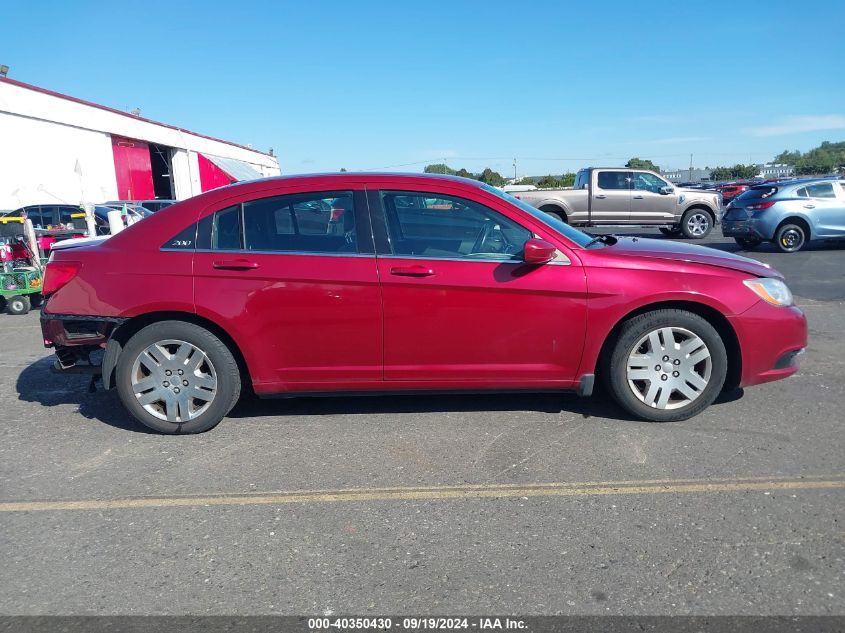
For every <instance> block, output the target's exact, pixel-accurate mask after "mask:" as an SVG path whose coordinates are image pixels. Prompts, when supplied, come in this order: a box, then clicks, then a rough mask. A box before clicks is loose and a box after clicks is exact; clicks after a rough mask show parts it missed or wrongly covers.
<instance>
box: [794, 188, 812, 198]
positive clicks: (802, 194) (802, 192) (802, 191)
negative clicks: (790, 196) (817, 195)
mask: <svg viewBox="0 0 845 633" xmlns="http://www.w3.org/2000/svg"><path fill="white" fill-rule="evenodd" d="M795 195H796V196H798V197H799V198H809V197H810V195H809V194H808V193H807V187H801V188H800V189H799V190H798V191H796V192H795Z"/></svg>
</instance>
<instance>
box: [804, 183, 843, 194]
mask: <svg viewBox="0 0 845 633" xmlns="http://www.w3.org/2000/svg"><path fill="white" fill-rule="evenodd" d="M807 195H808V196H809V197H811V198H835V197H836V194H835V193H833V183H829V182H823V183H819V184H816V185H807Z"/></svg>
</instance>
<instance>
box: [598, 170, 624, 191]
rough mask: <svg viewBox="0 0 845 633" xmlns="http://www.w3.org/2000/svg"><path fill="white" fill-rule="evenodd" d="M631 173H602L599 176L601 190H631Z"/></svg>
mask: <svg viewBox="0 0 845 633" xmlns="http://www.w3.org/2000/svg"><path fill="white" fill-rule="evenodd" d="M630 184H631V172H629V171H600V172H599V175H598V187H599V189H610V190H620V189H629V188H630Z"/></svg>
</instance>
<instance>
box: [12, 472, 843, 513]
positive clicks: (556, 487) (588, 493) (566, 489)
mask: <svg viewBox="0 0 845 633" xmlns="http://www.w3.org/2000/svg"><path fill="white" fill-rule="evenodd" d="M838 488H845V475H831V476H826V477H802V478H795V477H793V478H785V477H748V478H741V479H739V478H738V479H700V480H693V479H685V480H677V479H676V480H671V479H656V480H644V481H617V482H582V483H543V484H527V485H526V484H475V485H473V484H468V485H462V486H431V487H420V488H352V489H344V490H302V491H291V492H271V493H251V494H221V495H203V496H194V497H141V498H127V499H82V500H77V501H7V502H0V512H49V511H61V510H128V509H136V508H179V507H203V506H251V505H281V504H287V503H336V502H354V501H413V500H441V499H481V498H513V497H592V496H602V495H644V494H666V493H675V494H680V493H714V492H757V491H759V492H768V491H776V490H823V489H838Z"/></svg>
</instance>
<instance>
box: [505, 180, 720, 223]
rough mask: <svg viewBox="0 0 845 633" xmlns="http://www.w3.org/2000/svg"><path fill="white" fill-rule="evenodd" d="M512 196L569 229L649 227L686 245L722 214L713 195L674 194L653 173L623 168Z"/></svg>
mask: <svg viewBox="0 0 845 633" xmlns="http://www.w3.org/2000/svg"><path fill="white" fill-rule="evenodd" d="M513 195H514V196H515V197H517V198H519V199H520V200H523V201H525V202H527V203H528V204H530V205H531V206H533V207H536V208H538V209H540V210H541V211H545V212H546V213H548V214H550V215H553V216H555V217H557V218H558V219H560V220H563V221H564V222H567V223H568V224H572V225H575V226H594V225H629V226H631V225H635V226H642V225H650V226H658V227H660V231H661V232H662V233H663V234H665V235H670V236H675V235H677V236H680V235H684V236H685V237H687V238H689V239H701V238H704V237H706V236H707V235H708V234H709V233H710V231H711V230H712V229H713V227H714V226H715V225H717V224H718V223H719V217H720V215H721V212H722V198H721V195H719V194H718V193H716V192H712V191H702V190H699V189H679V188H677V187H675V186H674V185H672V184H671V183H669V182H668V181H666V180H664V179H663V178H661V177H660V176H658V175H657V174H655V173H653V172H650V171H642V170H639V169H628V168H626V167H590V168H587V169H582V170H581V171H579V172H578V174H577V176H576V177H575V186H574V187H572V188H567V189H539V190H537V191H520V192H517V193H514V194H513Z"/></svg>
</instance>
